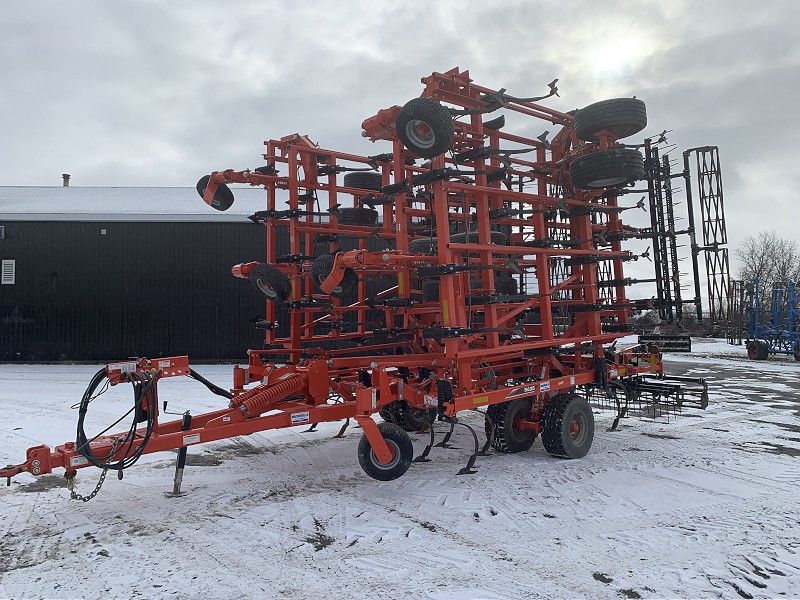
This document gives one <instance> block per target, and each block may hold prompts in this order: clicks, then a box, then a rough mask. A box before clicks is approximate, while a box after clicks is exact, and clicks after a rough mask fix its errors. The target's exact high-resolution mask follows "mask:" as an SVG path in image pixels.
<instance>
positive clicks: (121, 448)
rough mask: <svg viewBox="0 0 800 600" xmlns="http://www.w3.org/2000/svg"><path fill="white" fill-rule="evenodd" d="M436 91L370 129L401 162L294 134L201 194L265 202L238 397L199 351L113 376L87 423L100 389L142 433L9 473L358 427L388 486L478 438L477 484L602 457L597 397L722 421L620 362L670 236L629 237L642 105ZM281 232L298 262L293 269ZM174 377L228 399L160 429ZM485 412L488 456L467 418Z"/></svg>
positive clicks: (83, 443)
mask: <svg viewBox="0 0 800 600" xmlns="http://www.w3.org/2000/svg"><path fill="white" fill-rule="evenodd" d="M422 82H423V84H424V88H423V91H422V94H421V97H419V98H414V99H412V100H411V101H409V102H407V103H406V104H405V105H403V106H393V107H391V108H387V109H384V110H380V111H378V113H377V114H375V115H374V116H372V117H369V118H367V119H366V120H365V121H364V122H363V124H362V128H363V133H362V135H364V136H365V137H367V138H369V139H370V140H373V141H375V142H379V143H382V144H384V145H385V150H386V151H385V153H381V154H375V155H373V156H356V155H352V154H347V153H342V152H337V151H334V150H327V149H323V148H320V147H319V146H318V145H317V144H316V143H314V142H312V141H311V140H310V139H309V138H308V137H306V136H304V135H297V134H294V135H289V136H286V137H283V138H280V139H273V140H269V141H267V142H265V145H266V151H265V153H264V155H263V156H264V164H263V166H259V167H258V168H255V169H253V170H249V169H248V170H243V171H234V170H225V171H215V172H213V173H211V174H210V175H207V176H205V177H203V178H202V179H201V180H200V181H199V182H198V184H197V189H198V192H199V193H200V195H201V196H202V197H203V199H204V201H205V202H206V203H207V204H209V205H210V206H211V207H213V208H216V209H218V210H226V209H227V208H229V207H230V206H231V205H232V204H233V201H234V195H233V189H232V188H230V187H229V184H233V183H238V184H250V185H253V186H261V187H263V188H264V189H265V191H266V206H265V207H264V209H263V210H258V211H256V212H254V214H253V215H252V216H251V217H250V218H251V219H252V220H253V221H254V223H256V224H257V226H261V227H264V228H265V229H266V238H267V244H266V248H265V256H263V257H242V258H243V260H244V261H249V262H242V263H241V264H239V265H236V266H234V267H233V269H232V272H233V275H234V276H236V277H240V278H243V279H247V280H249V281H250V282H251V283H252V284H253V287H254V288H255V290H256V291H257V292H258V293H260V294H262V295H263V297H264V299H265V310H266V316H265V318H264V319H262V320H259V321H258V322H257V323H256V326H257V327H260V328H262V329H263V331H264V346H263V347H262V348H260V349H253V350H250V351H249V352H248V356H249V360H248V364H247V366H246V367H236V368H235V370H234V377H233V387H232V389H230V390H225V389H221V388H219V387H217V386H215V385H213V384H211V383H210V382H208V381H206V380H205V379H203V378H202V377H200V376H199V375H198V374H197V373H196V372H195V371H194V370H193V369H192V367H191V366H190V365H189V361H188V358H187V357H173V358H164V359H153V360H147V359H138V360H131V361H129V362H123V363H115V364H109V365H107V366H106V368H105V369H103V370H101V371H100V372H99V373H98V375H97V376H96V377H95V380H93V381H92V383H91V385H90V386H89V389H88V390H87V392H86V395H85V396H84V399H83V401H82V403H81V405H80V415H81V419H82V418H83V417H84V415H85V414H86V411H87V410H88V407H89V403H90V402H91V399H92V398H93V397H95V395H96V392H97V390H98V388H99V386H100V385H106V384H111V385H115V384H121V383H131V384H133V386H134V390H135V394H134V396H135V399H134V409H135V411H134V419H133V420H134V423H133V425H132V426H131V428H130V429H129V430H128V431H127V432H123V433H117V434H108V433H106V432H103V433H102V434H100V435H95V436H93V437H89V436H87V435H85V434H84V433H83V427H82V426H81V424H79V428H78V429H79V433H78V436H77V438H78V439H77V440H76V441H75V442H74V443H67V444H64V445H62V446H58V447H57V448H55V449H54V450H51V449H50V448H48V447H46V446H38V447H35V448H31V449H29V450H28V456H27V459H26V461H25V463H23V464H21V465H16V466H12V467H8V468H6V469H4V470H2V472H0V474H2V475H3V476H6V477H10V476H12V475H16V474H17V473H21V472H28V473H32V474H34V475H40V474H43V473H49V472H51V471H52V470H53V469H54V468H64V469H66V470H67V475H68V476H69V477H71V476H74V472H75V470H76V469H78V468H81V467H85V466H89V465H95V466H98V467H101V468H103V469H117V470H122V469H124V468H126V467H127V466H129V465H130V464H132V462H133V461H135V460H136V459H137V458H138V456H140V455H141V454H143V453H150V452H157V451H161V450H166V449H174V448H180V449H181V452H180V454H179V459H178V467H179V469H182V466H183V465H182V461H183V458H184V457H185V449H186V447H187V446H190V445H193V444H198V443H203V442H208V441H213V440H219V439H222V438H228V437H232V436H239V435H247V434H251V433H254V432H257V431H263V430H268V429H276V428H284V427H292V426H298V425H306V426H308V425H312V424H315V423H320V422H326V421H341V420H349V419H353V420H355V421H356V422H357V423H358V424H359V425H360V426H361V428H362V429H363V437H362V440H361V443H360V444H359V447H358V457H359V461H360V463H361V466H362V468H363V469H364V471H365V472H366V473H367V474H368V475H369V476H371V477H373V478H375V479H380V480H390V479H395V478H397V477H400V476H401V475H403V474H404V473H405V472H406V470H407V469H408V468H409V466H410V465H411V463H412V459H413V447H412V442H411V438H410V436H409V435H408V432H409V431H411V432H414V431H416V432H425V433H428V434H429V441H428V444H427V446H426V448H425V449H424V451H423V452H422V453H420V455H419V457H418V458H417V459H416V460H427V456H428V454H429V453H430V451H431V448H432V447H433V446H434V443H435V441H436V428H437V427H439V428H442V425H443V429H442V433H444V435H445V438H446V439H445V440H444V441H445V442H446V440H447V439H449V437H450V435H451V434H452V433H453V430H454V428H455V427H456V426H463V427H466V428H467V429H469V430H470V432H471V433H472V435H474V451H473V453H472V455H471V456H470V457H469V460H468V462H467V465H466V466H465V467H464V469H462V471H461V472H462V473H468V472H472V469H473V467H474V464H475V459H476V456H478V455H479V454H480V453H485V452H486V451H487V450H488V449H489V448H490V447H494V448H495V449H496V450H498V451H500V452H519V451H524V450H527V449H529V448H530V447H531V445H532V444H533V443H534V440H535V439H536V438H537V437H538V436H541V438H542V442H543V444H544V447H545V449H546V450H547V451H548V452H549V453H550V454H552V455H555V456H559V457H565V458H579V457H582V456H584V455H585V454H586V453H587V452H588V451H589V448H590V446H591V444H592V439H593V435H594V416H593V412H592V409H591V407H590V401H591V402H595V403H596V402H599V403H601V404H606V405H609V406H612V407H613V408H614V409H615V410H616V411H617V419H619V418H621V417H624V416H626V414H629V413H630V412H631V411H633V409H634V408H636V409H640V408H641V407H642V405H656V406H657V407H658V408H659V410H664V411H675V410H678V409H680V408H681V407H684V406H698V407H705V405H706V403H707V391H706V386H705V382H704V381H703V380H699V379H698V380H692V379H686V378H667V377H665V376H664V373H663V364H662V362H661V357H660V354H659V351H658V349H657V348H655V347H644V346H640V345H631V346H629V347H626V348H617V346H616V340H617V339H618V338H620V337H623V336H625V335H628V334H629V332H630V327H629V318H630V316H631V315H632V314H633V313H634V312H635V311H639V310H642V309H648V308H652V306H653V305H652V301H651V300H633V299H629V298H628V297H627V296H626V288H627V286H629V285H631V284H633V283H636V280H634V279H630V278H626V277H625V273H624V267H625V264H626V263H627V262H630V261H636V260H638V259H640V258H642V257H643V256H644V257H647V254H648V253H647V252H645V253H644V254H634V253H632V252H631V251H628V250H625V249H623V244H624V243H625V241H626V240H628V239H631V238H636V239H648V238H650V237H652V236H653V235H655V234H654V232H652V231H648V230H643V229H640V228H636V227H632V226H629V225H626V224H624V223H623V215H624V213H625V211H626V210H628V209H630V208H634V209H635V208H637V207H641V203H639V204H636V203H630V204H629V205H626V204H625V203H624V202H622V201H621V200H622V199H624V196H625V195H626V194H627V193H630V192H631V191H633V190H631V186H632V185H633V184H635V182H637V181H639V180H642V179H645V178H646V168H645V160H644V157H643V155H642V154H641V153H640V151H639V148H640V147H641V145H626V144H624V143H622V142H620V140H621V139H624V138H627V137H629V136H632V135H634V134H636V133H638V132H640V131H641V130H642V129H644V128H645V126H646V124H647V116H646V111H645V105H644V103H643V102H642V101H641V100H638V99H635V98H617V99H612V100H605V101H602V102H598V103H596V104H592V105H590V106H587V107H586V108H584V109H582V110H579V111H573V112H571V113H561V112H558V111H556V110H553V109H550V108H547V107H546V106H544V105H543V104H540V102H541V101H544V100H546V99H547V98H549V97H551V96H553V95H555V94H556V92H557V88H556V87H555V83H556V82H555V81H554V82H552V83H551V84H550V85H549V92H548V93H547V94H545V95H543V96H541V97H538V98H520V97H515V96H512V95H510V94H508V93H507V92H506V90H504V89H500V90H493V89H488V88H485V87H481V86H479V85H476V84H475V83H474V82H473V81H472V79H471V78H470V76H469V73H468V72H462V71H459V70H458V69H453V70H451V71H448V72H446V73H433V74H432V75H430V76H428V77H425V78H423V80H422ZM498 111H503V114H502V115H501V116H498V117H494V118H491V119H488V118H487V117H486V115H488V114H490V113H495V112H498ZM506 114H508V115H513V121H514V123H515V124H516V127H517V129H518V132H517V133H512V132H509V131H507V128H506V125H505V115H506ZM543 124H544V125H547V126H549V127H551V128H555V135H554V136H553V137H552V139H549V140H548V137H549V134H548V132H544V133H542V134H541V135H535V136H534V137H531V136H533V134H538V132H539V131H541V129H542V128H541V126H542V125H543ZM529 132H533V133H529ZM254 226H256V225H254ZM281 229H283V230H285V231H286V232H287V233H288V240H289V247H288V250H284V251H282V252H281V253H279V249H278V244H277V241H276V240H277V239H278V232H279V231H280V230H281ZM284 252H285V253H284ZM175 376H191V377H195V378H196V379H199V380H200V381H202V382H203V383H205V384H206V385H207V386H208V387H209V388H210V389H211V390H212V391H214V392H215V393H217V394H219V395H220V396H223V397H224V398H225V399H226V405H225V406H224V408H221V409H220V410H217V411H215V412H212V413H208V414H202V415H189V414H188V413H187V414H186V415H184V418H183V419H179V420H173V421H170V422H164V423H162V422H160V421H159V418H158V417H159V414H158V413H159V402H158V399H157V383H158V381H159V380H160V379H162V378H165V377H175ZM106 380H107V381H106ZM482 408H483V409H485V410H483V411H481V412H482V414H483V415H484V417H485V424H486V425H485V432H486V437H487V439H486V443H485V444H484V445H483V446H481V444H480V443H479V441H478V435H477V433H476V432H475V431H474V429H473V428H472V427H470V426H469V425H468V424H465V423H464V422H463V421H460V420H459V414H460V413H462V411H465V410H476V409H482ZM375 413H380V415H381V416H382V417H383V422H379V421H377V420H375V419H374V415H375ZM347 422H349V421H345V425H346V424H347ZM440 424H442V425H440ZM615 425H616V422H615ZM176 481H177V482H178V483H176V490H175V491H176V492H177V491H179V487H180V485H179V481H180V479H179V478H177V479H176Z"/></svg>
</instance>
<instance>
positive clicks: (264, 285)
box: [249, 263, 292, 302]
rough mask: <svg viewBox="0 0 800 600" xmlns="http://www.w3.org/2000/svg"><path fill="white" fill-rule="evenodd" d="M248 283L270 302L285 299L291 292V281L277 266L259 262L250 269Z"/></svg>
mask: <svg viewBox="0 0 800 600" xmlns="http://www.w3.org/2000/svg"><path fill="white" fill-rule="evenodd" d="M249 279H250V283H251V284H253V287H254V288H256V291H257V292H259V293H260V294H261V295H262V296H264V297H265V298H266V299H267V300H271V301H272V302H281V301H283V300H286V299H287V298H288V297H289V296H290V295H291V294H292V282H291V281H290V280H289V277H288V276H287V275H286V274H284V273H283V272H282V271H281V270H280V269H278V267H276V266H274V265H268V264H266V263H261V264H259V265H258V266H257V267H255V268H254V269H253V270H252V271H250V275H249Z"/></svg>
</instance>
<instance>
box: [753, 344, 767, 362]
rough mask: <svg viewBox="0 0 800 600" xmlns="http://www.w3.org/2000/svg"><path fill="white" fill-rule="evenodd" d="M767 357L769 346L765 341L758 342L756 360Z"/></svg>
mask: <svg viewBox="0 0 800 600" xmlns="http://www.w3.org/2000/svg"><path fill="white" fill-rule="evenodd" d="M768 358H769V346H767V344H766V342H758V353H757V354H756V359H757V360H767V359H768Z"/></svg>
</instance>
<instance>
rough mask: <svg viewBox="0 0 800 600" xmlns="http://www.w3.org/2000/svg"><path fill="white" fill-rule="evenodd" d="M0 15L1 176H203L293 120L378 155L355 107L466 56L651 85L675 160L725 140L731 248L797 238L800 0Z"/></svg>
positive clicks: (188, 4) (523, 79)
mask: <svg viewBox="0 0 800 600" xmlns="http://www.w3.org/2000/svg"><path fill="white" fill-rule="evenodd" d="M2 21H3V24H4V27H3V30H2V31H3V34H2V36H0V75H1V76H2V82H3V83H2V85H1V86H0V124H1V125H2V135H3V142H2V144H0V185H31V186H46V185H60V183H61V173H71V174H72V176H73V180H72V181H73V185H77V186H138V185H142V186H193V185H194V183H195V182H196V181H197V179H198V177H199V176H200V175H202V174H205V173H208V172H210V171H212V170H217V169H222V168H237V169H242V168H246V167H255V166H257V165H258V164H260V154H261V152H262V141H263V140H265V139H268V138H277V137H281V136H284V135H287V134H289V133H294V132H298V133H303V134H307V135H309V136H310V137H311V138H312V139H313V140H314V141H316V142H318V143H319V144H320V145H321V146H323V147H327V148H334V149H338V150H344V151H350V152H355V153H359V154H374V153H377V152H383V151H386V150H387V149H388V145H387V144H386V143H378V144H371V143H370V142H368V141H366V140H364V139H362V138H361V136H360V123H361V121H362V120H363V119H364V118H365V117H367V116H370V115H372V114H374V113H375V112H376V111H377V110H378V109H380V108H384V107H387V106H391V105H393V104H403V103H404V102H406V101H407V100H408V99H410V98H412V97H415V96H418V95H419V94H420V92H421V89H422V87H421V84H420V82H419V79H420V77H422V76H424V75H427V74H429V73H430V72H432V71H444V70H447V69H449V68H451V67H454V66H459V67H461V68H462V69H470V72H471V74H472V76H473V78H474V79H475V80H476V82H477V83H480V84H482V85H486V86H489V87H494V88H499V87H505V88H507V89H508V91H509V93H511V94H514V95H518V96H524V95H536V94H539V93H542V91H543V90H545V89H546V84H547V82H549V81H550V80H552V79H554V78H556V77H558V78H559V84H558V85H559V89H560V94H561V97H560V98H553V99H550V100H548V101H546V104H547V105H549V106H551V107H553V108H555V109H557V110H562V111H568V110H571V109H573V108H579V107H582V106H585V105H586V104H589V103H591V102H594V101H598V100H603V99H606V98H613V97H619V96H634V95H635V96H636V97H638V98H641V99H642V100H644V101H645V102H646V103H647V108H648V117H649V123H650V125H649V126H648V129H647V130H646V131H645V132H644V134H653V135H654V134H657V133H658V132H659V131H661V130H663V129H671V130H672V133H671V134H670V141H671V142H673V143H674V144H676V145H677V150H676V151H675V152H674V154H675V156H676V157H677V158H680V152H681V151H682V150H684V149H686V148H690V147H695V146H703V145H718V146H719V147H720V157H721V164H722V169H723V180H724V192H725V194H724V198H725V209H726V214H727V226H728V233H729V239H730V244H731V246H732V249H733V248H735V247H736V244H737V243H738V242H739V241H741V239H742V238H743V237H745V236H746V235H749V234H751V233H755V232H757V231H759V230H762V229H775V230H777V231H778V233H779V234H780V235H782V236H783V237H787V238H790V239H795V240H797V239H800V233H798V232H800V225H799V223H800V198H798V192H797V176H798V172H800V169H798V167H797V158H796V153H797V150H796V145H797V141H798V139H800V119H798V112H800V92H799V91H798V90H800V35H798V26H800V1H796V0H782V1H762V2H752V0H724V1H713V2H712V1H699V0H695V1H690V0H669V1H668V2H663V1H638V2H634V1H633V0H631V1H629V2H614V1H604V0H587V1H571V0H557V1H555V0H554V1H551V0H535V1H534V0H518V1H508V2H492V1H484V2H471V1H470V0H461V1H459V2H451V1H449V0H448V1H435V2H434V1H431V0H428V1H426V2H417V1H409V0H405V1H403V2H375V1H373V2H362V1H350V0H339V1H336V2H333V1H329V2H301V1H295V2H290V1H286V2H271V1H245V0H239V1H231V0H228V1H226V2H219V1H212V0H191V1H189V0H171V1H168V2H167V1H164V0H159V1H155V0H149V1H148V0H141V1H137V2H133V1H129V0H115V1H114V2H107V1H100V0H97V1H81V0H72V1H70V2H64V1H52V0H38V1H36V2H30V1H29V0H24V1H18V0H5V1H4V3H3V15H2ZM543 125H544V124H543ZM626 141H627V140H626ZM254 209H255V207H254Z"/></svg>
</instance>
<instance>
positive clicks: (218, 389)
mask: <svg viewBox="0 0 800 600" xmlns="http://www.w3.org/2000/svg"><path fill="white" fill-rule="evenodd" d="M189 377H191V378H192V379H195V380H197V381H199V382H200V383H202V384H203V385H204V386H206V387H207V388H208V389H209V390H211V391H212V392H214V393H215V394H216V395H217V396H222V397H223V398H228V399H229V400H230V399H231V398H233V394H231V393H230V392H229V391H228V390H225V389H222V388H221V387H219V386H218V385H214V384H213V383H211V382H210V381H209V380H208V379H206V378H205V377H203V376H202V375H200V373H198V372H197V371H195V370H194V369H191V370H190V371H189Z"/></svg>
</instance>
